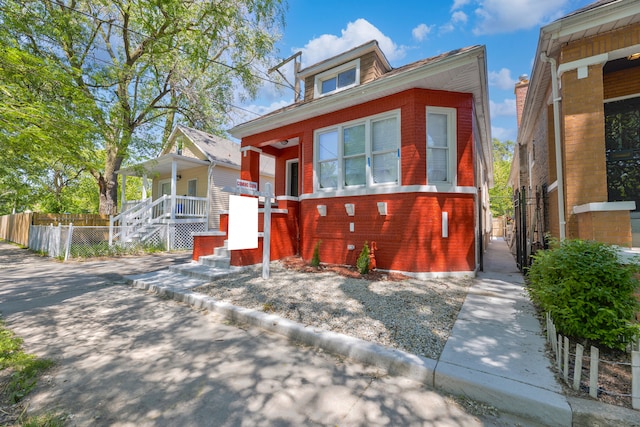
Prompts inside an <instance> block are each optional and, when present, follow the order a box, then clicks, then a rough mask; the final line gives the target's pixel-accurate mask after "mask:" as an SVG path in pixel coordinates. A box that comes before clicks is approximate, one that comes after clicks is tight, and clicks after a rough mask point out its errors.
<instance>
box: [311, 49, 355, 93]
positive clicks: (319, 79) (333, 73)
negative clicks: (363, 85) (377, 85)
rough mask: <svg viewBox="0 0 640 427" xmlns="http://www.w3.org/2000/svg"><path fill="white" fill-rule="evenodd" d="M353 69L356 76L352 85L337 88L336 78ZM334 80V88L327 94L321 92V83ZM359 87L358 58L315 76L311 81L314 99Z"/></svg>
mask: <svg viewBox="0 0 640 427" xmlns="http://www.w3.org/2000/svg"><path fill="white" fill-rule="evenodd" d="M352 68H355V70H356V75H355V79H354V81H353V83H351V84H350V85H347V86H343V87H338V76H339V75H340V74H341V73H343V72H345V71H348V70H351V69H352ZM333 78H335V79H336V88H335V89H334V90H332V91H329V92H324V93H323V92H322V83H324V82H325V81H327V80H331V79H333ZM358 85H360V58H357V59H355V60H353V61H349V62H347V63H346V64H342V65H340V66H339V67H335V68H332V69H330V70H327V71H325V72H323V73H319V74H317V75H316V76H315V78H314V81H313V97H314V98H322V97H323V96H327V95H331V94H333V93H337V92H341V91H343V90H346V89H349V88H352V87H355V86H358Z"/></svg>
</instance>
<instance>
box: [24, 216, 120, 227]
mask: <svg viewBox="0 0 640 427" xmlns="http://www.w3.org/2000/svg"><path fill="white" fill-rule="evenodd" d="M32 224H33V225H51V224H53V225H69V224H73V225H74V227H104V226H109V215H99V214H45V213H34V214H33V223H32Z"/></svg>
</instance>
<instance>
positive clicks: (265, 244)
mask: <svg viewBox="0 0 640 427" xmlns="http://www.w3.org/2000/svg"><path fill="white" fill-rule="evenodd" d="M238 181H239V185H238V186H237V187H224V188H223V189H222V191H226V192H227V193H232V194H244V195H247V196H254V197H264V222H263V227H262V230H263V232H262V235H263V238H262V278H263V279H268V278H269V273H270V271H269V264H270V262H271V198H272V197H273V193H272V185H271V183H270V182H267V183H266V185H265V190H266V191H257V190H256V188H258V187H257V183H253V182H251V183H249V182H248V181H243V180H238ZM240 181H242V182H240Z"/></svg>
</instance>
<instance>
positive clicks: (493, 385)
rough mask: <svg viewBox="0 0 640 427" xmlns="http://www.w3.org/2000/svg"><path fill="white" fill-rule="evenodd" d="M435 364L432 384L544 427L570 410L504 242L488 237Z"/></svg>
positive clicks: (568, 418) (563, 420)
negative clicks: (479, 269)
mask: <svg viewBox="0 0 640 427" xmlns="http://www.w3.org/2000/svg"><path fill="white" fill-rule="evenodd" d="M477 279H478V280H476V281H475V284H474V285H473V286H472V287H471V289H470V290H469V293H468V295H467V298H466V300H465V302H464V304H463V306H462V309H461V310H460V313H459V314H458V319H457V320H456V323H455V326H454V328H453V330H452V332H451V336H450V337H449V339H448V341H447V344H446V345H445V348H444V350H443V352H442V354H441V356H440V359H439V360H438V364H437V366H436V372H435V387H436V388H438V389H441V390H445V391H448V392H450V393H454V394H460V395H466V396H469V397H470V398H473V399H476V400H479V401H483V402H485V403H489V404H491V405H493V406H495V407H497V408H499V409H501V410H504V411H508V412H511V413H515V414H518V415H522V416H527V417H529V418H531V419H533V420H536V421H538V422H541V423H544V424H547V425H564V426H568V425H571V423H572V412H571V407H570V406H569V404H568V402H567V400H566V398H565V397H564V395H563V394H562V388H561V386H560V384H558V382H557V381H556V380H555V378H554V375H553V372H552V371H551V362H550V360H549V358H548V357H547V356H546V355H545V337H544V335H543V331H542V328H541V325H540V322H539V320H538V318H537V316H536V310H535V308H534V306H533V304H532V303H531V302H530V300H529V298H528V296H527V294H526V291H525V289H524V280H523V277H522V274H520V272H519V271H518V268H517V266H516V263H515V260H514V258H513V256H512V255H511V253H510V252H509V249H508V247H507V244H506V243H505V241H504V240H492V241H491V243H490V244H489V248H488V250H487V251H486V253H485V256H484V271H483V272H480V273H478V277H477Z"/></svg>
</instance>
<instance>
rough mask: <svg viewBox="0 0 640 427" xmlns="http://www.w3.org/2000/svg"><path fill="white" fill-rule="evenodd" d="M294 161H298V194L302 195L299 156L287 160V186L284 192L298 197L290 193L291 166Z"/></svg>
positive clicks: (289, 195) (288, 195)
mask: <svg viewBox="0 0 640 427" xmlns="http://www.w3.org/2000/svg"><path fill="white" fill-rule="evenodd" d="M292 163H297V164H298V196H299V195H300V188H299V187H300V179H299V177H300V160H299V159H298V158H295V159H289V160H287V161H286V162H285V173H284V174H285V188H284V193H285V194H286V195H287V197H294V198H297V196H292V195H291V194H289V190H290V188H291V187H290V184H291V170H290V169H289V167H290V166H291V164H292Z"/></svg>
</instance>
